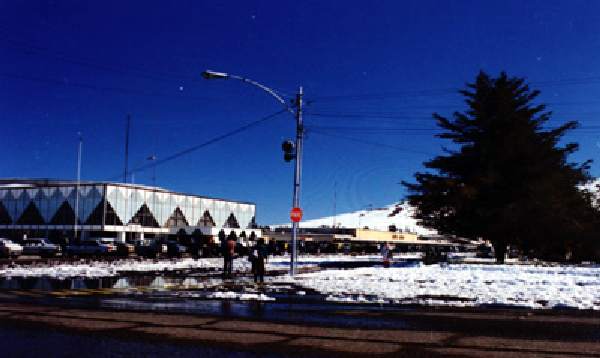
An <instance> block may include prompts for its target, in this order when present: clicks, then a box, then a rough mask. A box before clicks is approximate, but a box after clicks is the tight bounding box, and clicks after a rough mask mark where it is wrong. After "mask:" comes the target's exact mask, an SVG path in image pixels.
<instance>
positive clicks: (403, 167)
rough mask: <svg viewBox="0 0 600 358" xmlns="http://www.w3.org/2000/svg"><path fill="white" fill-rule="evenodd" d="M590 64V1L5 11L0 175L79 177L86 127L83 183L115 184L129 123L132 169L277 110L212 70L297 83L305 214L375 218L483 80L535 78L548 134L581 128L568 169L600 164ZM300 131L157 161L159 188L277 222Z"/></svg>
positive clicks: (75, 6) (593, 7)
mask: <svg viewBox="0 0 600 358" xmlns="http://www.w3.org/2000/svg"><path fill="white" fill-rule="evenodd" d="M342 4H343V5H342ZM599 64H600V3H599V2H596V1H570V2H565V1H527V2H523V1H496V2H485V3H482V2H480V1H445V2H441V1H419V2H404V1H371V2H353V1H345V2H339V1H304V2H292V1H282V2H277V3H276V4H275V3H274V2H271V1H235V2H222V3H220V4H219V2H212V1H211V2H209V1H205V2H198V1H188V2H184V1H176V2H161V3H158V2H148V1H138V2H136V1H127V2H123V1H103V2H82V1H27V2H23V1H22V2H17V1H12V2H9V1H4V2H0V123H1V124H2V125H1V127H2V129H1V131H0V142H1V143H2V152H1V154H0V158H1V160H2V164H1V165H0V177H50V178H67V179H69V178H75V176H76V156H77V152H76V149H77V133H78V132H81V133H82V136H83V138H84V149H83V167H82V178H83V179H87V180H107V179H114V178H115V177H118V176H119V175H120V173H122V171H123V161H124V159H123V152H124V149H123V148H124V136H125V134H124V132H125V130H124V129H125V118H126V116H127V114H128V113H129V114H131V116H132V126H131V137H130V138H131V139H130V141H131V142H130V167H132V168H136V167H139V166H141V165H144V164H147V162H148V161H147V160H146V158H147V157H148V156H150V155H152V154H154V155H156V156H157V157H158V158H159V159H160V158H165V157H167V156H169V155H170V154H173V153H176V152H178V151H180V150H184V149H186V148H189V147H192V146H194V145H196V144H199V143H202V142H204V141H206V140H209V139H211V138H213V137H215V136H218V135H220V134H222V133H225V132H227V131H230V130H233V129H235V128H238V127H240V126H242V125H244V124H245V123H248V122H251V121H254V120H257V119H259V118H261V117H263V116H265V115H268V114H271V113H273V112H275V111H277V110H279V109H280V107H279V105H278V103H277V102H275V101H274V100H273V99H272V98H270V97H269V96H267V95H266V94H264V93H262V92H260V91H259V90H257V89H255V88H252V87H250V86H247V85H244V84H242V83H238V82H234V81H212V82H208V81H205V80H202V79H201V78H200V73H201V72H202V71H203V70H204V69H207V68H210V69H214V70H220V71H226V72H230V73H234V74H238V75H242V76H246V77H249V78H252V79H255V80H257V81H259V82H262V83H264V84H266V85H268V86H272V87H273V88H275V89H276V90H278V91H280V93H281V94H282V95H284V96H286V97H292V96H293V95H294V93H295V91H296V90H297V88H298V86H300V85H302V86H303V87H304V91H305V97H306V100H307V101H309V104H308V106H307V107H306V123H307V127H308V133H307V138H306V142H305V155H304V160H305V161H304V178H303V179H304V182H303V193H302V207H303V208H304V211H305V218H316V217H320V216H325V215H331V214H332V212H333V197H334V191H335V188H337V190H336V191H337V210H338V212H343V211H350V210H357V209H362V208H365V207H366V206H367V205H370V204H371V205H373V206H375V207H377V206H383V205H386V204H389V203H392V202H394V201H397V200H399V199H400V198H402V197H403V195H404V190H403V188H402V187H401V186H400V185H398V184H397V183H398V182H399V181H400V180H407V179H411V177H412V175H413V174H414V172H415V171H417V170H420V169H422V162H423V161H425V160H427V159H428V158H430V157H431V156H433V155H435V154H436V153H439V151H440V147H441V145H442V144H443V143H442V142H441V141H439V140H437V139H435V138H434V137H433V131H432V130H431V128H434V122H433V120H432V119H431V113H432V112H434V111H437V112H439V113H441V114H450V113H452V111H454V110H460V109H462V108H463V105H462V99H461V98H460V97H459V96H458V95H457V94H456V93H455V92H454V91H453V90H452V89H456V88H459V87H462V86H463V84H464V83H465V82H469V81H472V80H473V79H474V77H475V76H476V74H477V73H478V71H479V70H484V71H486V72H489V73H491V74H493V75H495V74H497V73H498V72H499V71H502V70H505V71H507V72H508V73H509V74H510V75H516V76H521V77H526V78H528V79H529V80H530V81H531V82H532V83H533V87H535V88H539V89H540V90H541V91H542V95H541V96H540V98H539V101H540V102H544V103H548V104H549V109H550V110H552V111H553V113H554V116H553V118H554V119H553V123H555V124H558V123H561V122H563V121H565V120H571V119H575V120H579V121H580V122H581V125H582V127H583V129H580V130H578V131H575V132H573V133H572V134H570V135H569V136H568V137H567V138H566V139H567V140H569V141H577V142H579V143H580V144H581V150H580V151H579V152H578V153H577V154H576V155H573V156H572V158H571V159H572V160H573V161H583V160H585V159H588V158H591V159H596V158H597V157H598V155H597V153H599V151H600V141H599V140H600V138H598V137H599V135H600V129H596V128H595V127H594V126H596V125H598V123H597V119H598V116H599V115H600V98H599V96H598V94H599V93H600V65H599ZM319 127H320V128H319ZM324 127H325V128H324ZM352 127H355V128H352ZM293 135H294V121H293V118H292V117H291V116H290V115H286V114H282V115H280V116H278V117H277V118H276V119H273V120H270V121H268V122H266V123H264V124H261V125H260V126H257V127H255V128H253V129H251V130H248V131H244V132H243V133H240V134H238V135H236V136H232V137H230V138H228V139H225V140H223V141H220V142H219V143H216V144H214V145H211V146H208V147H205V148H202V149H200V150H198V151H195V152H193V153H190V154H188V155H185V156H182V157H180V158H178V159H177V160H173V161H170V162H168V163H165V164H163V165H160V166H158V167H157V169H156V177H157V185H160V186H163V187H166V188H169V189H172V190H177V191H182V192H190V193H197V194H202V195H207V196H216V197H225V198H231V199H239V200H248V201H254V202H256V203H257V205H258V221H259V223H262V224H267V223H277V222H285V221H287V220H288V212H289V208H290V203H291V192H292V185H291V184H292V173H293V167H292V165H291V164H290V163H285V162H283V160H282V154H281V150H280V145H281V142H282V141H283V140H284V139H286V138H289V137H293ZM366 142H368V143H374V144H367V143H366ZM598 165H599V164H598V163H595V164H594V165H593V167H592V174H593V175H595V176H599V175H600V167H599V166H598ZM134 175H135V178H134V180H135V182H136V183H143V184H151V182H152V170H146V171H141V172H136V173H134ZM336 183H337V184H336Z"/></svg>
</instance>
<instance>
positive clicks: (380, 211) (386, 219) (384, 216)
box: [272, 203, 436, 235]
mask: <svg viewBox="0 0 600 358" xmlns="http://www.w3.org/2000/svg"><path fill="white" fill-rule="evenodd" d="M412 215H413V208H412V207H411V206H410V205H408V204H407V203H398V204H392V205H388V206H386V207H383V208H373V209H369V210H359V211H354V212H350V213H343V214H338V215H336V217H335V223H336V226H337V227H342V228H356V227H361V228H362V227H365V226H366V227H368V228H369V229H375V230H384V231H387V230H388V228H389V226H390V225H395V226H396V228H397V229H398V230H402V231H408V232H415V233H418V234H421V235H426V234H435V233H436V232H435V231H433V230H429V229H426V228H423V227H421V226H419V225H418V224H417V220H416V219H414V218H413V217H412ZM333 222H334V217H333V216H327V217H323V218H319V219H313V220H306V221H302V222H300V227H321V226H327V227H332V226H333ZM272 226H273V227H289V226H290V224H282V225H272Z"/></svg>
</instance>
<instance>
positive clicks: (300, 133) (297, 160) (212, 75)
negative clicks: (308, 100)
mask: <svg viewBox="0 0 600 358" xmlns="http://www.w3.org/2000/svg"><path fill="white" fill-rule="evenodd" d="M202 77H204V78H205V79H207V80H209V79H229V78H232V79H235V80H239V81H242V82H245V83H248V84H251V85H253V86H255V87H258V88H260V89H261V90H263V91H265V92H267V93H268V94H270V95H271V96H272V97H274V98H275V99H276V100H277V101H278V102H279V103H281V104H282V105H283V106H284V107H285V109H286V110H287V111H288V112H290V113H291V114H292V115H293V116H294V118H295V119H296V148H295V149H296V153H295V156H294V164H295V166H294V192H293V198H292V205H293V207H294V208H299V207H300V184H301V180H302V145H303V140H304V125H303V122H302V104H303V102H302V96H303V94H304V93H303V90H302V87H300V88H299V89H298V94H297V95H296V100H295V103H294V105H295V110H294V109H292V108H290V106H289V105H288V103H287V102H286V101H285V100H284V99H283V98H282V97H281V96H280V95H279V94H278V93H277V92H275V91H274V90H273V89H271V88H269V87H267V86H265V85H263V84H261V83H258V82H256V81H253V80H251V79H249V78H245V77H241V76H236V75H231V74H228V73H225V72H216V71H210V70H206V71H204V72H202ZM298 225H299V224H298V223H297V222H294V221H292V252H291V255H290V275H291V276H294V275H295V274H296V263H297V258H298V250H297V238H298Z"/></svg>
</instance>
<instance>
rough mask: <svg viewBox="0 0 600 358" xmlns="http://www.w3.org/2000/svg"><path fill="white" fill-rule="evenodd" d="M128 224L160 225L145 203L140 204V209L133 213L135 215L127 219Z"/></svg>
mask: <svg viewBox="0 0 600 358" xmlns="http://www.w3.org/2000/svg"><path fill="white" fill-rule="evenodd" d="M129 223H130V224H138V225H142V226H146V227H160V225H159V224H158V221H156V219H155V218H154V215H152V212H150V209H149V208H148V206H147V205H146V204H142V206H141V207H140V209H139V210H138V211H137V213H135V215H134V216H133V217H132V218H131V220H130V221H129Z"/></svg>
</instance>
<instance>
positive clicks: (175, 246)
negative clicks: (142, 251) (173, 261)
mask: <svg viewBox="0 0 600 358" xmlns="http://www.w3.org/2000/svg"><path fill="white" fill-rule="evenodd" d="M166 245H167V255H169V256H171V257H174V256H176V257H180V256H181V255H183V254H185V253H186V252H187V247H185V246H183V245H181V244H180V243H178V242H177V241H167V243H166Z"/></svg>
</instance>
